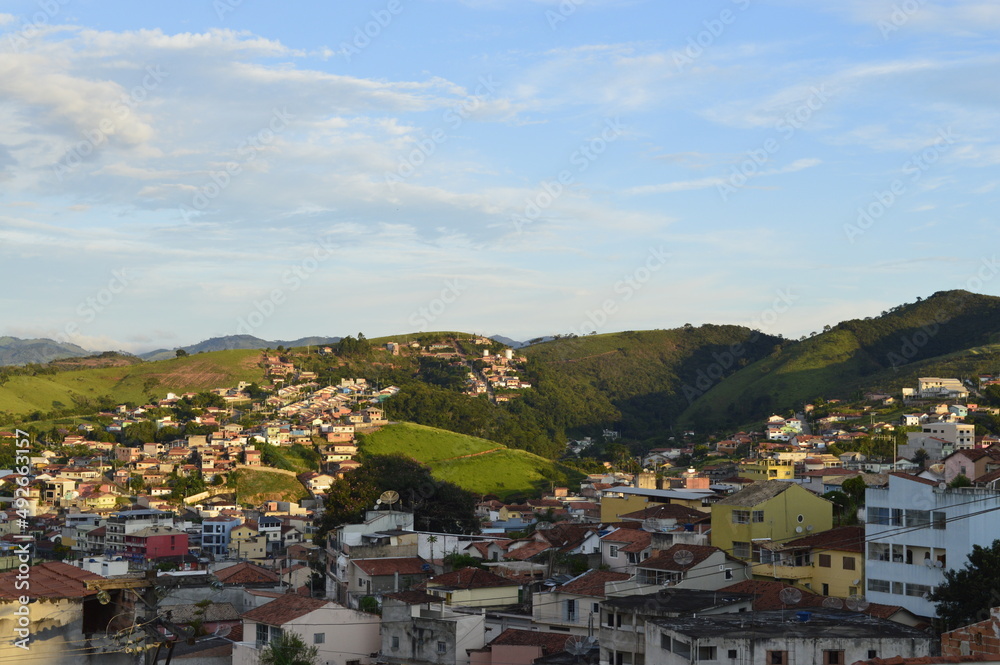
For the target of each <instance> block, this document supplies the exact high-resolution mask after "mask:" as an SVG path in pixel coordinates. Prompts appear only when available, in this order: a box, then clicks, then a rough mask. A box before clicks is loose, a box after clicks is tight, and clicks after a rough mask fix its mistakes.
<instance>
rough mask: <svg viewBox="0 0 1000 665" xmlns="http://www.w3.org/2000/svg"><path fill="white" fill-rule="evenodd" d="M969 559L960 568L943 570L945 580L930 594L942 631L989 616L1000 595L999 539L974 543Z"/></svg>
mask: <svg viewBox="0 0 1000 665" xmlns="http://www.w3.org/2000/svg"><path fill="white" fill-rule="evenodd" d="M968 559H969V560H968V561H967V562H966V564H965V566H964V567H963V568H960V569H954V568H953V569H950V570H947V571H945V573H944V582H943V583H942V584H940V585H938V587H937V588H936V589H935V590H934V592H933V593H931V595H930V600H931V602H933V603H937V621H938V628H939V629H940V630H942V631H945V630H951V629H953V628H958V627H959V626H967V625H969V624H971V623H976V622H977V621H982V620H984V619H988V618H989V616H990V607H993V606H995V605H997V602H996V599H997V598H1000V540H994V541H993V543H992V544H991V545H990V546H989V547H983V546H981V545H973V546H972V552H971V553H969V557H968Z"/></svg>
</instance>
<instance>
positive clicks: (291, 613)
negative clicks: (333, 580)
mask: <svg viewBox="0 0 1000 665" xmlns="http://www.w3.org/2000/svg"><path fill="white" fill-rule="evenodd" d="M327 604H332V603H331V601H329V600H323V599H321V598H305V597H303V596H299V595H297V594H285V595H283V596H281V597H280V598H275V599H274V600H272V601H270V602H268V603H265V604H264V605H261V606H260V607H256V608H254V609H252V610H250V611H249V612H244V613H243V619H245V620H249V621H253V622H255V623H266V624H267V625H269V626H283V625H285V624H286V623H288V622H289V621H293V620H295V619H298V618H299V617H302V616H305V615H307V614H309V613H310V612H315V611H316V610H318V609H319V608H321V607H323V606H324V605H327Z"/></svg>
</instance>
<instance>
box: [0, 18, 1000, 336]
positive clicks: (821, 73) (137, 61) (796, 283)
mask: <svg viewBox="0 0 1000 665" xmlns="http://www.w3.org/2000/svg"><path fill="white" fill-rule="evenodd" d="M4 12H6V13H4V14H0V49H2V57H0V117H2V118H3V122H2V123H0V275H2V278H3V283H4V284H5V285H6V288H5V289H4V290H3V292H2V294H0V303H2V304H0V311H2V313H3V317H2V319H0V322H2V323H0V334H10V335H15V336H19V337H35V336H45V337H53V338H57V339H68V340H70V341H74V342H76V343H79V344H81V345H83V346H85V347H87V348H93V349H125V350H129V351H144V350H149V349H152V348H159V347H174V346H180V345H185V344H190V343H194V342H197V341H200V340H202V339H205V338H208V337H212V336H219V335H229V334H236V333H252V334H255V335H258V336H260V337H265V338H269V339H291V338H296V337H299V336H303V335H313V334H319V335H346V334H356V333H357V332H359V331H361V332H364V333H365V334H366V335H368V336H381V335H394V334H401V333H406V332H414V331H418V330H439V329H449V330H455V329H458V330H467V331H470V332H479V333H483V334H503V335H507V336H510V337H513V338H516V339H526V338H529V337H533V336H537V335H544V334H555V333H568V332H574V333H589V332H591V331H597V332H612V331H618V330H638V329H652V328H672V327H677V326H680V325H683V324H684V323H693V324H700V323H736V324H746V325H754V326H755V327H758V328H760V329H763V330H766V331H767V332H770V333H775V334H778V333H780V334H784V335H786V336H790V337H798V336H800V335H803V334H808V333H810V332H812V331H816V330H820V329H822V327H823V325H825V324H835V323H837V322H838V321H840V320H843V319H846V318H856V317H865V316H873V315H878V314H879V313H880V312H881V311H883V310H886V309H888V308H890V307H892V306H894V305H897V304H900V303H902V302H912V301H914V300H915V299H916V298H917V297H918V296H920V297H926V296H928V295H930V294H932V293H934V292H936V291H940V290H948V289H954V288H967V289H969V290H973V291H976V292H980V293H988V294H993V295H998V294H1000V279H998V278H997V272H998V268H997V264H996V259H995V252H996V247H998V246H1000V242H998V239H1000V238H998V235H1000V224H997V220H996V214H997V213H996V211H997V209H998V206H997V197H998V192H997V185H998V184H1000V171H998V169H997V165H998V163H1000V138H998V136H997V131H996V127H998V126H1000V122H998V119H1000V118H998V115H1000V105H998V103H997V102H998V97H1000V88H997V86H996V85H995V81H996V78H997V74H998V65H1000V51H998V49H997V42H998V36H1000V5H997V4H996V3H993V2H986V1H982V2H974V1H970V2H956V1H945V0H938V1H931V0H905V1H900V0H894V1H891V2H884V1H882V0H863V1H862V0H857V1H855V0H770V1H765V0H739V1H734V0H711V1H709V0H706V1H699V2H664V1H663V0H648V1H643V0H563V1H562V2H557V1H549V0H532V1H529V0H518V1H513V0H424V1H420V2H417V1H415V0H414V1H409V2H408V1H406V0H380V1H377V2H369V1H367V0H366V1H352V2H349V3H348V2H298V3H287V4H282V5H280V6H279V5H277V4H276V3H265V2H261V1H260V0H243V1H242V2H241V1H239V0H216V1H214V2H213V0H200V1H198V2H188V1H175V2H171V3H135V2H112V1H107V0H101V1H100V2H96V1H93V0H91V1H84V0H63V1H60V0H44V1H39V2H16V1H15V2H8V3H5V7H4Z"/></svg>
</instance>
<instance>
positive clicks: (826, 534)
mask: <svg viewBox="0 0 1000 665" xmlns="http://www.w3.org/2000/svg"><path fill="white" fill-rule="evenodd" d="M785 546H786V547H815V548H818V549H823V550H837V551H838V552H864V551H865V530H864V527H860V526H838V527H836V528H834V529H828V530H827V531H820V532H819V533H811V534H809V535H808V536H803V537H802V538H796V539H795V540H790V541H788V542H787V543H785Z"/></svg>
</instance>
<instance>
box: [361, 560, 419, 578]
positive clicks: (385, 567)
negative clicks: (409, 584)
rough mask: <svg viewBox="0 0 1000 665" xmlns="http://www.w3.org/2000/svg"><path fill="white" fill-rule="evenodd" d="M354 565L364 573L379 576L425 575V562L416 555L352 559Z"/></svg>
mask: <svg viewBox="0 0 1000 665" xmlns="http://www.w3.org/2000/svg"><path fill="white" fill-rule="evenodd" d="M353 563H354V565H355V566H357V567H358V568H360V569H361V570H362V571H364V573H365V574H366V575H371V576H372V577H381V576H383V575H395V574H396V573H399V574H400V575H426V574H427V573H428V571H427V570H425V569H424V566H425V565H427V562H426V561H424V560H423V559H421V558H420V557H417V556H411V557H387V558H383V559H354V560H353Z"/></svg>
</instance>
